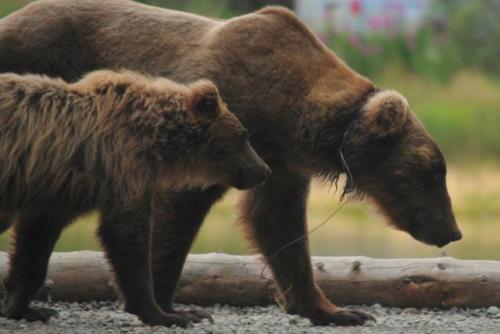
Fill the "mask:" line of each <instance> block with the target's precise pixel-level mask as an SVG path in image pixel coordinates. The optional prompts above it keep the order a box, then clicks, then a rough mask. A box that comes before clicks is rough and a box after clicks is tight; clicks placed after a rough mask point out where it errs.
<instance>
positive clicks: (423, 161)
mask: <svg viewBox="0 0 500 334" xmlns="http://www.w3.org/2000/svg"><path fill="white" fill-rule="evenodd" d="M41 18H43V19H41ZM0 51H2V52H1V53H0V70H1V69H3V70H9V71H17V72H38V73H49V74H55V75H60V76H63V77H64V78H65V79H68V80H73V79H75V78H77V77H78V76H80V75H81V73H83V72H86V71H88V70H90V69H94V68H102V67H111V68H117V67H126V68H131V69H135V70H140V71H143V72H146V73H150V74H155V75H165V76H168V77H171V78H173V79H175V80H178V81H181V82H189V81H193V80H197V79H200V78H208V79H210V80H212V81H213V82H214V83H215V84H216V85H217V87H218V88H219V90H220V92H221V95H222V96H223V98H224V101H226V103H227V104H228V106H229V107H230V109H231V111H232V112H234V113H235V114H236V115H237V116H238V118H239V119H240V120H241V121H242V122H243V124H245V126H246V127H247V128H248V129H249V132H250V135H251V141H252V145H254V147H255V148H256V150H257V151H258V152H259V154H260V155H261V156H262V157H263V158H264V159H265V160H266V161H267V162H268V163H269V164H270V165H271V167H272V168H273V171H274V172H273V176H272V178H271V179H270V180H269V182H267V183H266V185H264V186H262V187H259V188H257V189H254V190H252V191H249V192H247V193H246V194H245V196H244V200H243V201H242V205H241V212H242V214H241V222H242V224H244V226H245V229H246V231H247V234H248V236H249V237H250V238H251V239H252V240H253V243H254V244H255V245H256V246H257V248H258V250H259V251H260V252H261V253H262V254H263V255H264V257H265V258H266V259H267V261H269V264H270V267H271V268H272V270H273V273H274V277H275V279H276V282H277V285H278V286H279V288H280V291H281V292H282V293H283V295H284V299H285V300H284V301H285V309H286V310H287V311H288V312H291V313H298V314H300V315H303V316H306V317H308V318H309V319H311V321H312V322H313V323H314V324H328V323H332V322H333V323H336V324H339V325H355V324H362V323H363V322H364V321H365V320H367V319H369V317H368V316H367V315H364V314H362V313H357V312H354V311H341V310H338V309H336V308H335V307H334V306H333V304H332V303H330V302H329V301H328V300H326V299H325V297H324V296H323V294H322V293H321V292H320V291H319V289H318V288H317V287H316V286H315V284H314V281H313V276H312V269H311V262H310V257H309V247H308V242H307V240H302V241H301V242H299V243H296V244H294V245H293V246H290V247H288V248H286V249H285V250H283V251H281V252H280V253H279V254H278V255H275V256H274V257H273V255H274V254H275V252H276V251H277V250H278V249H280V248H281V247H282V246H283V245H285V244H287V243H289V242H290V241H292V240H295V239H296V238H297V237H299V236H301V235H303V234H304V232H305V230H306V214H305V209H306V206H307V204H306V201H307V194H308V185H309V181H310V179H311V177H314V176H320V177H323V178H326V179H327V180H328V181H332V182H335V180H337V179H338V175H339V174H341V173H344V172H346V170H347V167H349V169H350V170H351V171H352V175H353V185H354V190H355V194H356V195H359V197H367V198H369V199H371V200H373V201H374V202H375V203H376V204H377V205H378V206H379V207H380V208H381V210H382V211H383V212H384V213H385V214H386V215H387V216H388V217H389V218H390V221H391V222H392V223H393V224H394V225H397V226H398V227H399V228H401V229H405V230H407V231H409V232H410V233H411V234H412V235H414V236H415V237H416V238H418V239H419V240H423V241H425V242H428V243H431V244H436V245H443V244H445V243H447V242H450V241H452V240H456V239H458V238H459V232H458V229H457V227H456V224H455V220H454V217H453V213H452V210H451V203H450V200H449V197H448V194H447V191H446V184H445V174H444V171H445V170H444V166H445V162H444V157H443V155H442V153H441V151H440V150H439V148H438V146H437V145H436V143H435V142H434V141H433V140H432V138H431V137H430V135H429V134H428V133H427V131H426V130H425V129H424V127H423V126H422V125H421V124H420V122H418V120H417V119H416V117H415V116H414V115H413V114H412V113H411V112H409V110H408V111H407V112H406V113H405V114H400V113H399V111H400V110H406V109H407V103H406V102H403V101H402V100H401V99H400V98H399V95H398V96H397V97H396V96H395V94H394V93H387V95H388V96H392V97H393V98H392V97H391V100H390V101H386V100H385V99H379V98H380V97H381V96H382V97H383V96H384V95H379V94H381V93H380V92H381V91H380V90H379V89H377V88H376V87H375V85H374V84H373V83H372V82H371V81H370V80H368V79H366V78H364V77H363V76H361V75H359V74H358V73H356V72H354V71H353V70H352V69H350V68H349V67H348V66H347V65H346V64H345V63H344V62H343V61H342V60H341V59H339V58H338V57H337V56H336V55H335V54H334V53H333V52H331V51H330V50H329V49H328V48H326V47H325V46H324V45H323V44H322V43H321V42H320V41H319V40H318V39H317V38H316V37H315V36H314V35H313V34H312V33H311V31H310V30H309V29H308V28H307V27H306V26H305V25H304V24H303V23H302V22H301V21H300V20H299V19H298V18H297V16H296V15H295V14H294V13H292V12H290V11H288V10H286V9H283V8H277V7H268V8H264V9H263V10H260V11H257V12H255V13H251V14H248V15H243V16H239V17H235V18H232V19H230V20H227V21H221V20H213V19H208V18H205V17H200V16H196V15H192V14H187V13H181V12H176V11H171V10H165V9H160V8H155V7H150V6H146V5H142V4H139V3H135V2H131V1H127V0H108V1H106V2H105V3H103V2H101V1H99V0H78V1H76V0H42V1H39V2H37V3H35V4H33V5H30V6H27V7H26V8H25V9H23V10H21V11H19V12H18V13H15V14H13V15H11V16H10V17H7V18H5V19H4V20H3V21H2V22H0ZM68 59H69V60H71V61H70V62H68V61H67V60H68ZM382 92H383V91H382ZM382 94H386V93H382ZM372 97H375V98H376V99H375V100H372V99H371V98H372ZM377 99H379V100H378V101H379V102H378V103H376V104H375V105H376V107H371V106H370V105H371V103H370V104H369V105H368V106H367V105H366V103H367V102H370V101H371V102H373V101H377ZM382 101H384V102H383V103H381V102H382ZM374 116H376V117H375V118H374ZM378 131H381V132H378ZM422 145H426V146H427V147H429V153H427V154H426V155H424V156H422V155H421V154H414V151H415V148H416V147H421V146H422ZM340 152H342V154H343V156H344V157H345V160H346V162H347V165H348V166H345V164H344V163H343V161H342V159H341V154H340ZM401 172H402V173H401ZM398 173H399V174H398ZM398 175H399V176H398ZM400 175H403V176H400ZM434 181H437V182H434ZM423 189H425V190H423ZM224 191H225V187H224V186H222V185H218V186H214V187H210V188H208V189H206V190H203V189H191V190H184V191H179V192H168V193H158V192H157V193H155V196H154V208H155V209H154V213H153V214H154V217H155V222H154V224H153V231H154V233H153V244H154V249H153V253H152V255H153V258H152V262H153V270H154V284H155V298H156V300H157V302H158V303H159V305H160V306H161V307H162V308H163V309H164V310H168V311H173V306H172V303H173V299H174V294H175V288H176V285H177V282H178V278H179V275H180V271H181V268H182V265H183V263H184V260H185V257H186V254H187V252H188V250H189V248H190V246H191V243H192V241H193V239H194V237H195V235H196V232H197V231H198V228H199V226H200V224H201V223H202V221H203V218H204V216H205V214H206V213H207V212H208V210H209V209H210V207H211V206H212V204H213V203H215V202H216V201H217V200H218V199H219V198H221V196H222V195H223V193H224ZM285 292H286V293H285Z"/></svg>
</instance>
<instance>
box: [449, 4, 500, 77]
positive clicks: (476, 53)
mask: <svg viewBox="0 0 500 334" xmlns="http://www.w3.org/2000/svg"><path fill="white" fill-rule="evenodd" d="M451 31H452V33H453V38H454V41H455V42H456V45H457V47H458V51H459V53H460V54H461V55H462V57H463V61H464V63H465V64H466V65H470V66H473V67H475V68H478V69H480V70H483V71H486V72H488V73H495V74H497V75H500V1H499V0H482V1H469V2H467V3H464V5H463V6H462V7H461V8H460V10H457V11H456V12H455V15H453V17H452V25H451Z"/></svg>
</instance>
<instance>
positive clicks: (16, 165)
mask: <svg viewBox="0 0 500 334" xmlns="http://www.w3.org/2000/svg"><path fill="white" fill-rule="evenodd" d="M0 152H1V154H0V166H1V168H0V212H1V213H2V214H1V216H2V218H3V226H2V229H3V230H5V228H6V227H7V226H8V225H10V224H12V225H13V226H14V242H13V245H14V246H13V250H12V252H11V254H10V269H9V273H8V276H7V278H6V279H5V281H4V283H5V289H6V296H5V298H4V301H3V303H2V305H1V309H0V314H1V315H3V316H4V317H7V318H11V319H22V318H24V319H27V320H29V321H37V320H47V319H48V318H49V317H50V316H51V315H53V314H54V311H52V310H50V309H36V308H33V307H30V306H29V303H30V301H31V300H32V298H33V296H34V294H35V293H36V292H37V290H38V289H39V288H40V286H41V285H42V283H43V281H44V278H45V275H46V271H47V263H48V260H49V256H50V254H51V252H52V249H53V246H54V243H55V242H56V241H57V239H58V237H59V235H60V233H61V230H62V229H63V228H64V227H65V226H67V225H68V224H69V223H70V222H71V221H73V220H74V219H75V218H76V217H77V216H79V215H81V214H84V213H86V212H88V211H90V210H93V209H98V210H99V211H100V214H101V222H100V224H99V229H98V234H99V237H100V240H101V242H102V244H103V246H104V249H105V251H106V253H107V257H108V259H109V261H110V263H111V265H112V268H113V270H114V273H115V276H116V281H117V285H118V287H119V288H120V291H121V294H122V295H123V299H124V302H125V309H126V310H127V311H129V312H131V313H133V314H136V315H137V316H138V317H139V318H140V319H141V320H142V321H144V322H145V323H147V324H150V325H167V326H168V325H174V324H175V325H178V326H183V327H185V326H188V325H189V324H190V322H189V320H188V318H187V317H186V316H179V315H176V314H173V313H172V312H171V313H170V314H167V313H166V312H163V311H162V310H161V309H160V308H159V307H158V305H157V304H156V302H155V300H154V298H153V286H152V280H151V274H150V272H151V269H150V265H149V258H150V257H149V247H150V242H149V239H150V226H149V225H150V219H151V205H152V194H153V192H154V191H159V190H161V189H166V188H179V187H186V186H198V187H199V186H201V187H204V188H206V187H209V186H211V185H213V184H221V183H222V184H226V185H227V186H233V187H237V188H240V189H246V188H249V187H253V186H256V185H258V184H260V183H261V182H263V181H264V180H265V178H266V176H267V174H268V173H269V172H270V171H269V168H268V167H267V165H266V164H265V163H264V162H263V161H262V160H261V159H260V158H259V157H258V156H257V154H256V153H255V151H254V150H253V149H252V148H251V146H250V145H249V142H248V138H247V130H246V129H245V128H244V127H243V126H242V124H241V123H240V122H239V121H238V120H237V118H236V117H235V116H234V115H233V114H232V113H230V112H229V111H228V110H227V109H226V107H225V106H224V104H223V102H222V101H221V99H220V97H219V94H218V92H217V89H216V87H215V86H214V85H213V84H212V83H211V82H209V81H206V80H205V81H198V82H195V83H192V84H190V85H187V86H186V85H179V84H176V83H174V82H172V81H170V80H167V79H162V78H148V77H145V76H142V75H139V74H136V73H132V72H111V71H97V72H93V73H91V74H89V75H88V76H85V77H84V78H83V79H82V80H80V81H78V82H76V83H74V84H67V83H66V82H64V81H62V80H57V79H51V78H47V77H42V76H38V75H24V76H20V75H17V74H1V75H0ZM8 217H10V218H11V219H8Z"/></svg>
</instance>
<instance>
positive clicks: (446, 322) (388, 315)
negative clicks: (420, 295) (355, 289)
mask: <svg viewBox="0 0 500 334" xmlns="http://www.w3.org/2000/svg"><path fill="white" fill-rule="evenodd" d="M39 305H42V306H46V307H47V306H49V307H52V308H54V309H56V310H57V311H58V312H59V318H54V319H51V320H50V322H49V323H47V324H42V323H28V322H25V321H19V322H17V321H10V320H6V319H4V318H0V333H2V334H3V333H16V334H17V333H36V334H59V333H60V334H72V333H81V334H87V333H131V334H132V333H134V334H145V333H157V334H160V333H200V334H201V333H213V334H215V333H259V334H265V333H272V334H278V333H339V334H344V333H347V334H351V333H352V334H354V333H356V334H358V333H359V334H363V333H367V334H372V333H390V334H393V333H405V334H410V333H419V334H420V333H500V309H499V308H497V307H490V308H488V309H474V310H464V309H455V308H453V309H451V310H447V311H443V310H429V309H422V310H416V309H413V308H407V309H398V308H384V307H381V306H380V305H373V306H370V307H357V309H359V310H361V311H365V312H369V313H370V314H372V315H373V316H375V317H376V318H377V322H376V323H369V324H367V325H365V326H363V327H351V328H346V327H333V326H332V327H313V326H311V324H310V322H309V321H308V320H306V319H302V318H299V317H297V316H290V315H287V314H284V313H283V312H281V311H280V310H279V308H278V307H276V306H270V307H252V308H250V307H248V308H237V307H229V306H220V305H216V306H212V307H206V308H203V309H204V310H206V311H207V312H210V313H211V314H212V315H213V317H214V319H215V324H210V323H208V322H204V323H201V324H196V325H195V327H194V328H192V329H190V330H182V329H179V328H165V327H148V326H144V325H143V324H141V322H140V321H139V320H138V319H137V318H136V317H134V316H132V315H129V314H127V313H125V312H122V311H121V310H120V306H119V305H118V304H117V303H112V302H92V303H53V304H51V305H45V304H43V303H40V304H39ZM183 307H184V306H180V308H183Z"/></svg>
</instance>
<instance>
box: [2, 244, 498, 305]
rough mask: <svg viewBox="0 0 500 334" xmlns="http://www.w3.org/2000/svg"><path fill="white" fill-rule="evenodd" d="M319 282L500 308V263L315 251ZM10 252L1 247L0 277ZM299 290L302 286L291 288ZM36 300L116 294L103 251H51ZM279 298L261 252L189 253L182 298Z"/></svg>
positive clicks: (383, 295) (366, 297)
mask: <svg viewBox="0 0 500 334" xmlns="http://www.w3.org/2000/svg"><path fill="white" fill-rule="evenodd" d="M313 263H314V271H315V277H316V281H317V283H318V285H319V286H320V287H321V288H322V289H323V291H324V292H325V293H326V295H327V296H328V297H329V298H331V299H332V300H334V301H335V302H336V303H337V304H340V305H343V304H374V303H379V304H381V305H386V306H398V307H444V308H446V307H452V306H457V307H487V306H492V305H496V306H500V262H496V261H468V260H457V259H453V258H449V257H445V258H432V259H385V260H381V259H371V258H366V257H314V258H313ZM6 270H7V256H6V254H5V253H2V252H0V276H4V275H5V272H6ZM291 288H292V289H293V288H298V287H291ZM39 298H41V299H50V300H63V301H84V300H106V299H113V298H115V293H114V290H113V284H112V280H111V274H110V271H109V266H108V264H107V262H106V260H105V259H104V257H103V255H102V253H100V252H89V251H82V252H71V253H54V255H53V256H52V258H51V261H50V267H49V273H48V279H47V284H46V286H45V287H44V288H43V289H42V291H41V292H40V295H39ZM276 299H278V300H279V295H278V293H277V291H276V289H275V287H274V285H273V282H272V279H271V273H270V271H269V268H268V267H266V268H264V266H263V264H262V262H261V261H260V260H259V258H258V257H256V256H232V255H227V254H222V253H213V254H203V255H190V256H189V258H188V260H187V262H186V265H185V267H184V271H183V275H182V279H181V282H180V285H179V289H178V292H177V302H180V303H194V304H214V303H224V304H232V305H242V306H244V305H266V304H271V303H275V302H276Z"/></svg>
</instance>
